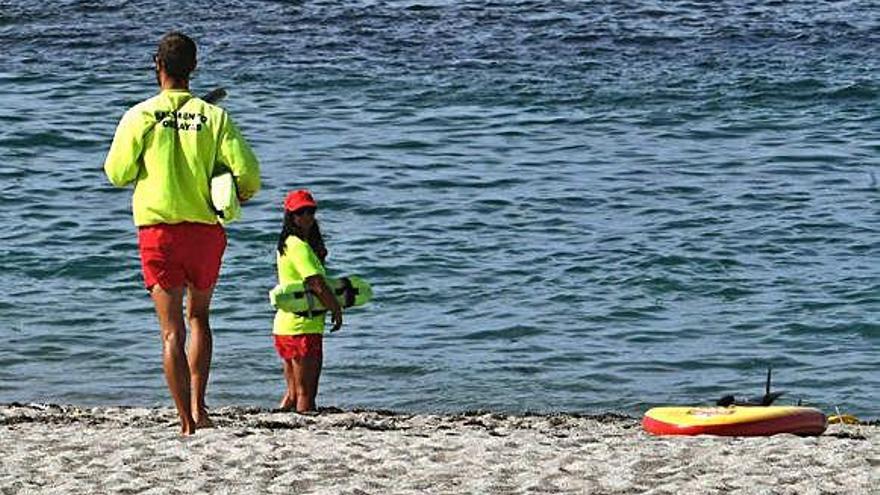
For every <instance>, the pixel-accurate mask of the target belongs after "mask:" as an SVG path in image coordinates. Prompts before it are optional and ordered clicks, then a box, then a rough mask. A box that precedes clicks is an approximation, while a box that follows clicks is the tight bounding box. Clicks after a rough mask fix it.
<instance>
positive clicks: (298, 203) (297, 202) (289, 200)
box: [284, 189, 318, 211]
mask: <svg viewBox="0 0 880 495" xmlns="http://www.w3.org/2000/svg"><path fill="white" fill-rule="evenodd" d="M308 206H311V207H312V208H317V207H318V203H316V202H315V198H313V197H312V193H310V192H308V191H307V190H305V189H298V190H296V191H291V192H289V193H287V197H286V198H284V209H285V210H286V211H296V210H298V209H300V208H305V207H308Z"/></svg>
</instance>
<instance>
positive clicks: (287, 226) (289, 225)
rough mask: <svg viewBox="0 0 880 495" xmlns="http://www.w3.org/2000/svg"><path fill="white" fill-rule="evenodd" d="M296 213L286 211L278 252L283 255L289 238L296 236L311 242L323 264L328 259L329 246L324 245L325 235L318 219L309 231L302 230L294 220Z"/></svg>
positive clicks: (310, 245) (313, 249)
mask: <svg viewBox="0 0 880 495" xmlns="http://www.w3.org/2000/svg"><path fill="white" fill-rule="evenodd" d="M293 218H294V215H293V212H292V211H286V212H284V225H283V226H282V227H281V235H280V236H278V254H281V255H283V254H284V250H285V248H286V244H287V238H288V237H290V236H292V235H293V236H296V237H299V238H300V239H302V240H303V241H305V242H307V243H308V244H309V247H311V248H312V251H314V252H315V255H317V256H318V259H319V260H321V264H324V260H326V259H327V247H326V246H324V236H322V235H321V227H319V226H318V220H315V221H314V223H312V228H311V229H310V230H309V231H308V232H302V231H300V229H299V227H297V226H296V222H294V221H293Z"/></svg>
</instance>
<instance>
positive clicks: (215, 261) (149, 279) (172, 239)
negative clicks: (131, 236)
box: [138, 222, 226, 290]
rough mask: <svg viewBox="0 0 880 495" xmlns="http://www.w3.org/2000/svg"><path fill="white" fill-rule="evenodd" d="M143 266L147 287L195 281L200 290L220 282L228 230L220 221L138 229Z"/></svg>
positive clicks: (170, 285) (179, 284)
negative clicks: (218, 280) (219, 277)
mask: <svg viewBox="0 0 880 495" xmlns="http://www.w3.org/2000/svg"><path fill="white" fill-rule="evenodd" d="M138 246H139V247H140V252H141V269H142V270H143V272H144V284H145V285H146V287H147V290H150V289H152V288H153V286H154V285H156V284H158V285H159V286H160V287H162V288H163V289H171V288H175V287H183V286H185V285H187V284H192V285H193V287H195V288H196V289H199V290H204V289H208V288H210V287H213V285H214V284H215V283H217V277H218V276H219V275H220V264H221V262H222V260H223V251H225V250H226V231H224V230H223V227H221V226H220V225H219V224H215V225H210V224H205V223H188V222H187V223H178V224H173V225H171V224H164V223H163V224H157V225H149V226H146V227H141V228H139V229H138Z"/></svg>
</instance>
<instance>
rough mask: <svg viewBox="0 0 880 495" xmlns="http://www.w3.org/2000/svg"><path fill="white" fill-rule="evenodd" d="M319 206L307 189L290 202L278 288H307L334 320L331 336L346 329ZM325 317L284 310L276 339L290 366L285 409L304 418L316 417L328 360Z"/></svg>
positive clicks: (286, 210) (276, 324)
mask: <svg viewBox="0 0 880 495" xmlns="http://www.w3.org/2000/svg"><path fill="white" fill-rule="evenodd" d="M317 207H318V204H317V203H316V202H315V200H314V198H313V197H312V195H311V194H310V193H309V192H308V191H306V190H305V189H300V190H298V191H293V192H290V193H289V194H288V195H287V197H286V198H285V199H284V227H283V228H282V230H281V236H280V237H279V239H278V253H277V255H276V263H277V265H278V283H279V284H289V283H293V282H301V283H303V285H304V286H305V287H306V288H307V289H309V290H310V291H311V292H312V293H314V294H315V296H316V297H317V298H318V300H320V301H321V303H322V304H323V305H324V307H325V308H328V309H329V310H330V312H331V314H332V319H333V328H332V329H331V330H330V331H331V332H335V331H336V330H339V328H340V327H341V326H342V308H341V307H340V306H339V303H338V302H337V301H336V297H335V296H334V295H333V292H332V291H331V289H330V288H329V287H328V286H327V282H326V281H325V280H324V276H325V271H324V258H325V257H326V256H327V250H326V249H325V248H324V240H323V238H322V237H321V231H320V230H319V228H318V222H317V221H316V220H315V211H316V210H317ZM324 316H325V312H324V311H317V312H316V313H315V315H314V316H312V317H311V318H310V317H308V316H299V315H297V314H296V313H291V312H288V311H284V310H281V309H279V310H278V311H277V312H276V313H275V322H274V325H273V329H272V333H273V334H274V337H275V349H276V350H277V351H278V355H279V356H281V360H282V362H283V363H284V379H285V380H286V381H287V391H286V392H285V394H284V397H283V398H282V399H281V404H280V405H279V407H280V408H281V409H282V410H285V411H289V410H290V409H293V408H295V409H296V411H297V412H299V413H305V414H314V413H316V412H317V411H316V407H315V397H316V396H317V395H318V379H319V378H320V376H321V362H322V359H323V349H322V348H323V345H322V339H323V333H324Z"/></svg>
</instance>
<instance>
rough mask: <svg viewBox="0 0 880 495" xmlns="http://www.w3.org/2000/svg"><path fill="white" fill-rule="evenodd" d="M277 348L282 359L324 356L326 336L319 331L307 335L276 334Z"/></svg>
mask: <svg viewBox="0 0 880 495" xmlns="http://www.w3.org/2000/svg"><path fill="white" fill-rule="evenodd" d="M274 337H275V350H277V351H278V355H279V356H281V359H285V360H289V359H303V358H309V357H313V358H318V359H321V358H323V357H324V345H323V341H324V336H323V335H321V334H319V333H309V334H306V335H275V336H274Z"/></svg>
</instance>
